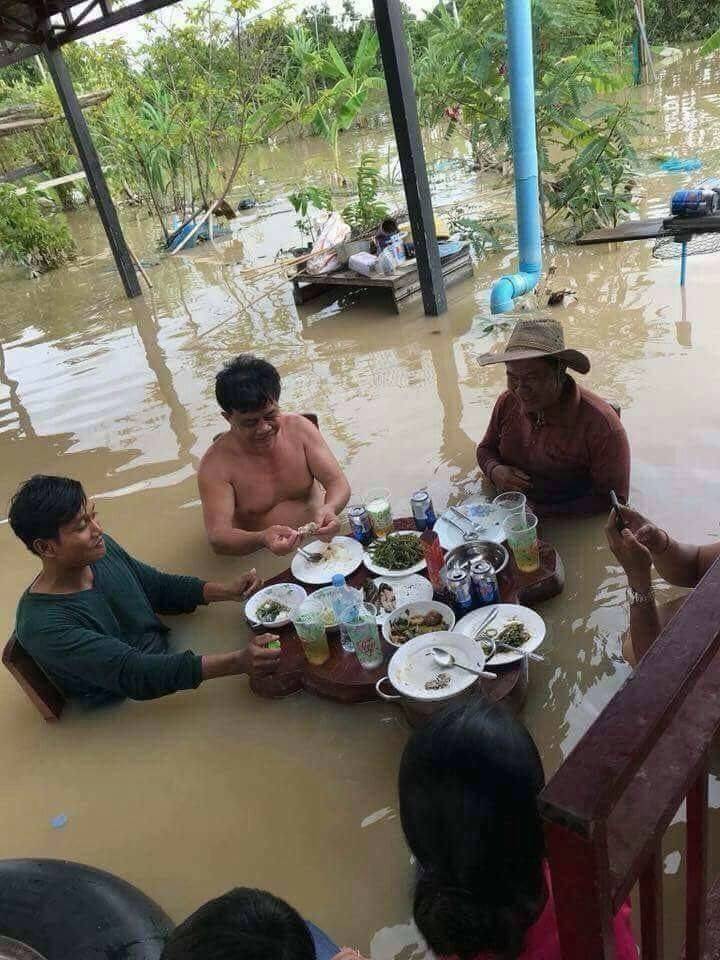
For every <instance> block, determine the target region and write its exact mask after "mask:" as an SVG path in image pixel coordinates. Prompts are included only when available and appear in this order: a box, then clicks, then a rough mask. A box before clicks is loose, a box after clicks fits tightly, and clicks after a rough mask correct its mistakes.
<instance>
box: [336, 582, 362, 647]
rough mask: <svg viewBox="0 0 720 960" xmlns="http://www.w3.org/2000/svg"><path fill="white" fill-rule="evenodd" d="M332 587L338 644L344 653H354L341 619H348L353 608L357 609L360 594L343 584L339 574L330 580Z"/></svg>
mask: <svg viewBox="0 0 720 960" xmlns="http://www.w3.org/2000/svg"><path fill="white" fill-rule="evenodd" d="M332 585H333V587H335V588H336V590H335V593H334V594H333V599H332V608H333V612H334V614H335V619H336V620H337V622H338V625H339V626H340V643H341V644H342V648H343V650H345V651H346V653H354V652H355V645H354V644H353V642H352V640H351V639H350V637H349V636H348V632H347V630H346V628H345V624H344V623H343V619H348V614H349V612H350V611H351V610H352V609H353V608H357V606H358V604H359V602H360V592H359V591H358V590H353V588H352V587H349V586H348V585H347V584H346V583H345V577H344V576H343V575H342V574H341V573H336V574H334V575H333V578H332Z"/></svg>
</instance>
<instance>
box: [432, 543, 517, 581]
mask: <svg viewBox="0 0 720 960" xmlns="http://www.w3.org/2000/svg"><path fill="white" fill-rule="evenodd" d="M476 557H482V558H483V560H487V562H488V563H489V564H491V565H492V568H493V570H494V571H495V574H496V575H497V574H498V573H501V572H502V571H503V570H504V569H505V567H506V566H507V564H508V560H509V559H510V557H509V554H508V552H507V550H506V549H505V547H504V546H503V545H502V544H501V543H492V542H491V541H490V540H469V541H467V542H466V543H461V544H460V546H459V547H455V548H454V549H453V550H448V552H447V554H446V555H445V567H446V568H450V567H461V568H462V569H464V570H466V569H468V568H469V567H470V561H471V560H474V559H475V558H476Z"/></svg>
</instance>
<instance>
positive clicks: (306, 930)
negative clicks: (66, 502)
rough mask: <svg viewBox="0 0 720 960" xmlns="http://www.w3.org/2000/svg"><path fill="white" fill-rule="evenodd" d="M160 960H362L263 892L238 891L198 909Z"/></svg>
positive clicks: (178, 929) (171, 938) (171, 939)
mask: <svg viewBox="0 0 720 960" xmlns="http://www.w3.org/2000/svg"><path fill="white" fill-rule="evenodd" d="M160 960H363V958H362V957H361V956H360V954H359V953H358V952H357V951H356V950H351V949H350V948H348V947H343V948H342V950H339V951H338V949H337V947H336V946H335V945H334V944H333V943H331V941H330V940H329V939H328V938H327V937H326V936H325V934H324V933H323V932H322V931H321V930H318V928H317V927H315V926H314V925H313V924H308V923H306V922H305V921H304V920H303V918H302V917H301V916H300V914H299V913H298V912H297V910H295V909H293V907H291V906H290V905H289V904H287V903H285V901H284V900H280V899H279V897H274V896H273V895H272V894H271V893H267V892H266V891H264V890H253V889H250V888H248V887H236V888H235V889H234V890H229V891H228V892H227V893H226V894H224V895H223V896H221V897H217V898H216V899H215V900H210V901H208V903H206V904H204V905H203V906H202V907H200V909H199V910H196V911H195V913H193V914H192V915H191V916H189V917H188V918H187V920H185V921H183V923H181V924H180V926H179V927H176V928H175V930H173V932H172V933H171V934H170V936H169V937H168V939H167V941H166V943H165V948H164V950H163V952H162V955H161V957H160Z"/></svg>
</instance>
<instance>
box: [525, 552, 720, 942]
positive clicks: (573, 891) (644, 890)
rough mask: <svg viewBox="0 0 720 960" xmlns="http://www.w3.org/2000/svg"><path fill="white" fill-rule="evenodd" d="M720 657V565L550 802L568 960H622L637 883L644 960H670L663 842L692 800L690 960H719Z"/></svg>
mask: <svg viewBox="0 0 720 960" xmlns="http://www.w3.org/2000/svg"><path fill="white" fill-rule="evenodd" d="M719 647H720V561H719V562H717V563H715V565H714V566H713V567H712V568H711V569H710V570H709V571H708V573H707V574H706V575H705V577H704V578H703V580H702V581H701V583H700V584H699V585H698V586H697V588H696V589H695V590H694V591H693V593H692V594H691V595H690V596H689V597H688V599H687V600H686V602H685V603H684V605H683V606H682V608H681V609H680V611H679V612H678V613H677V614H676V615H675V617H674V618H673V619H672V621H671V622H670V624H669V625H668V626H667V627H666V628H665V630H663V632H662V634H661V635H660V637H659V638H658V639H657V641H656V642H655V644H654V645H653V646H652V647H651V648H650V650H649V651H648V652H647V654H646V655H645V656H644V657H643V659H642V661H641V662H640V664H639V666H638V668H637V669H636V671H635V673H634V674H633V675H632V677H631V678H630V679H629V680H628V681H627V683H626V684H625V685H624V686H623V687H622V688H621V689H620V690H619V691H618V693H617V694H616V695H615V696H614V697H613V699H612V700H611V701H610V703H609V704H608V706H607V707H606V708H605V710H604V711H603V712H602V713H601V714H600V716H599V717H598V719H597V720H596V721H595V723H594V724H593V725H592V727H590V729H589V730H588V731H587V733H586V734H585V736H584V737H583V738H582V740H581V741H580V742H579V743H578V745H577V746H576V747H575V749H574V750H573V751H572V753H571V754H570V755H569V756H568V758H567V759H566V760H565V762H564V763H563V764H562V766H561V767H560V769H559V770H558V771H557V773H556V774H555V776H554V777H553V778H552V780H551V781H550V783H549V784H548V786H547V787H546V789H545V790H544V792H543V794H542V796H541V808H542V815H543V818H544V820H545V830H546V838H547V845H548V855H549V859H550V865H551V870H552V876H553V890H554V895H555V904H556V909H557V917H558V927H559V934H560V944H561V948H562V955H563V960H579V958H581V960H614V957H615V948H614V939H613V929H612V918H613V916H614V914H615V912H616V911H617V910H618V908H619V907H620V905H621V904H622V902H623V901H624V900H625V899H626V897H627V896H628V894H629V893H630V891H631V889H632V888H633V886H634V885H635V883H636V882H638V881H639V883H640V925H641V931H642V934H641V935H642V953H641V956H642V960H662V958H663V956H664V953H663V899H662V878H663V858H662V838H663V834H664V833H665V830H666V829H667V827H668V826H669V824H670V822H671V820H672V819H673V817H674V815H675V813H676V811H677V810H678V807H679V806H680V804H681V803H682V802H683V800H686V801H687V805H686V806H687V832H686V910H685V924H686V945H685V957H686V958H687V960H701V958H703V957H705V958H706V960H707V958H712V957H720V952H718V951H720V882H718V883H716V884H715V885H714V886H713V887H712V889H711V890H710V891H708V886H707V799H708V752H709V749H710V746H711V741H712V739H713V737H714V736H715V734H716V732H717V731H718V728H720V657H719V656H718V655H717V654H718V648H719ZM716 914H717V919H716ZM678 922H680V918H678Z"/></svg>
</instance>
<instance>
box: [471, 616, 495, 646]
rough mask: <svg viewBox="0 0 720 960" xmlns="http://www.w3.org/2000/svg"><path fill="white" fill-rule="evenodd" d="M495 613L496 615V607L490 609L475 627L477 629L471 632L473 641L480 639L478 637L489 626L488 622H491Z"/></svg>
mask: <svg viewBox="0 0 720 960" xmlns="http://www.w3.org/2000/svg"><path fill="white" fill-rule="evenodd" d="M497 615H498V612H497V608H496V609H495V610H491V611H490V613H489V614H488V615H487V617H485V619H484V620H483V622H482V623H481V624H480V626H479V627H478V628H477V630H476V631H475V633H474V634H473V640H475V641H478V640H480V637H481V636H482V635H483V633H484V632H485V630H487V628H488V627H489V626H490V624H491V623H492V622H493V620H494V619H495V617H496V616H497Z"/></svg>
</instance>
